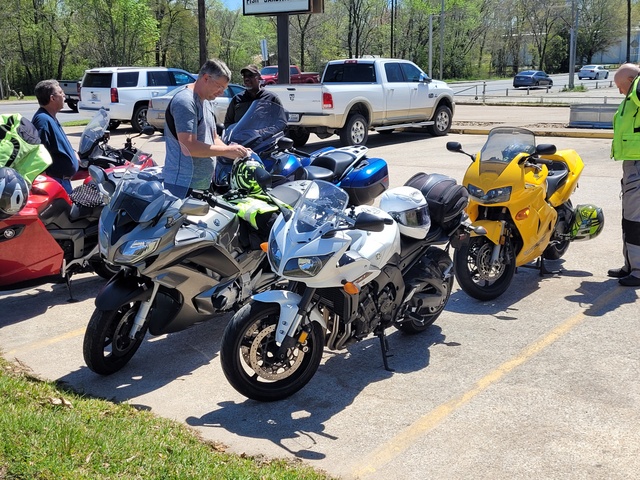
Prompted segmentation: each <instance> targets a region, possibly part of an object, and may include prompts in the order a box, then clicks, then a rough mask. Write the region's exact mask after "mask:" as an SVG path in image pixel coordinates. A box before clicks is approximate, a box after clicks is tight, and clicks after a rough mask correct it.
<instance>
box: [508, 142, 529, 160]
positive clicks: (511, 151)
mask: <svg viewBox="0 0 640 480" xmlns="http://www.w3.org/2000/svg"><path fill="white" fill-rule="evenodd" d="M523 152H524V153H526V154H527V155H532V154H534V153H535V152H536V149H535V147H534V146H532V145H525V144H522V143H513V144H511V145H509V146H508V147H506V148H505V149H504V150H502V159H503V160H504V161H505V162H510V161H511V160H513V159H514V158H516V156H518V155H519V154H521V153H523Z"/></svg>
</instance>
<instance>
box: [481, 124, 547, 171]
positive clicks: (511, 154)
mask: <svg viewBox="0 0 640 480" xmlns="http://www.w3.org/2000/svg"><path fill="white" fill-rule="evenodd" d="M535 151H536V137H535V135H534V134H533V132H531V131H530V130H527V129H526V128H518V127H496V128H493V129H492V130H491V131H490V132H489V136H488V137H487V141H486V143H485V144H484V146H483V147H482V150H481V151H480V162H492V163H495V162H497V163H503V164H505V165H507V164H508V163H509V162H511V160H513V159H514V158H515V157H516V156H517V155H518V154H520V153H527V154H529V155H531V154H533V153H535Z"/></svg>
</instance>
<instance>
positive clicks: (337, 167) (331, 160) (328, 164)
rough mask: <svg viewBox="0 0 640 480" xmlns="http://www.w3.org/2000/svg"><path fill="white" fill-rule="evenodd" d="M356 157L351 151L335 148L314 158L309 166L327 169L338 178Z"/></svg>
mask: <svg viewBox="0 0 640 480" xmlns="http://www.w3.org/2000/svg"><path fill="white" fill-rule="evenodd" d="M357 159H358V156H357V155H356V154H354V153H352V152H348V151H345V150H340V149H336V150H330V151H328V152H325V153H323V154H322V155H320V156H318V157H316V158H314V159H313V160H312V161H311V166H314V167H324V168H326V169H329V170H331V171H332V172H333V173H334V175H335V176H336V177H337V178H340V177H342V175H343V174H344V172H345V171H346V170H347V168H349V167H350V166H351V165H352V164H353V162H355V161H356V160H357ZM322 180H324V179H322Z"/></svg>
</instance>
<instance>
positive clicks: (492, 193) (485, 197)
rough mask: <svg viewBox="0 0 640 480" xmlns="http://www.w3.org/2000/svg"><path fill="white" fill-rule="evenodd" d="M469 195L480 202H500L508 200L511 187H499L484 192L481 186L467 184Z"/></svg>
mask: <svg viewBox="0 0 640 480" xmlns="http://www.w3.org/2000/svg"><path fill="white" fill-rule="evenodd" d="M467 190H469V195H471V196H472V197H474V198H476V199H478V200H479V201H480V202H482V203H502V202H508V201H509V199H510V198H511V187H500V188H494V189H493V190H489V191H488V192H487V193H485V192H484V191H483V190H482V189H481V188H478V187H476V186H475V185H471V184H469V186H468V187H467Z"/></svg>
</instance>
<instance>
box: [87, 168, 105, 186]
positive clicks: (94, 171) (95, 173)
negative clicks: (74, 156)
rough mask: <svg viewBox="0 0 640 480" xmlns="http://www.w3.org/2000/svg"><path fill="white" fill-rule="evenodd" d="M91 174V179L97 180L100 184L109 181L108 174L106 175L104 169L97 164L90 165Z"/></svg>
mask: <svg viewBox="0 0 640 480" xmlns="http://www.w3.org/2000/svg"><path fill="white" fill-rule="evenodd" d="M89 176H90V177H91V180H93V181H94V182H96V183H97V184H98V185H101V184H102V183H104V182H106V181H107V176H106V175H105V173H104V170H102V169H101V168H100V167H97V166H95V165H90V166H89Z"/></svg>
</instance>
